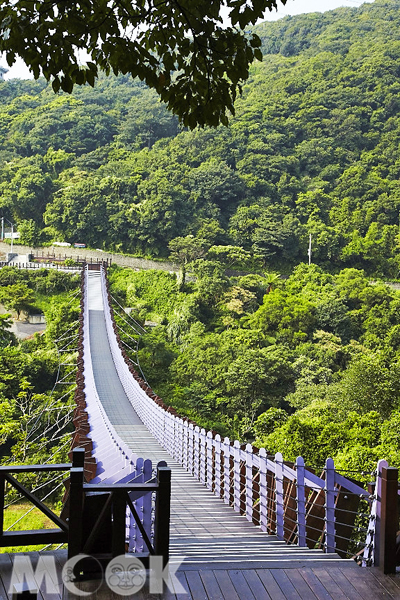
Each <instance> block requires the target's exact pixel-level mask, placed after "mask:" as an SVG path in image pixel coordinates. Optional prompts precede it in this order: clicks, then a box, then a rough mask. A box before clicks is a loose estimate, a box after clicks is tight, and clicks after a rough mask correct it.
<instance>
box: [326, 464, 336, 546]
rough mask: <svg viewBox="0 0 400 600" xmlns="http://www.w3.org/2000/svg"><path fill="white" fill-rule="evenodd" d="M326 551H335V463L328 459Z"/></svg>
mask: <svg viewBox="0 0 400 600" xmlns="http://www.w3.org/2000/svg"><path fill="white" fill-rule="evenodd" d="M324 545H325V551H326V552H327V553H332V552H335V465H334V462H333V459H332V458H327V459H326V471H325V544H324Z"/></svg>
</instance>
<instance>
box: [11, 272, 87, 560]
mask: <svg viewBox="0 0 400 600" xmlns="http://www.w3.org/2000/svg"><path fill="white" fill-rule="evenodd" d="M0 303H2V304H3V305H4V306H5V307H6V309H7V310H9V311H10V313H5V314H0V462H1V464H2V465H8V464H11V465H15V464H43V463H54V464H57V463H63V462H68V453H69V450H70V445H71V432H72V431H73V425H72V416H73V410H74V390H75V375H76V360H77V333H78V317H79V314H80V277H79V275H71V274H69V273H63V272H60V271H55V270H46V269H36V270H34V271H31V272H29V271H25V270H19V269H16V268H15V267H8V266H6V267H2V268H1V269H0ZM22 312H24V313H27V312H30V313H31V314H35V313H36V314H37V313H44V315H45V318H46V322H47V326H46V330H45V331H44V332H41V333H36V334H34V335H33V336H31V337H28V338H26V339H22V340H21V339H17V338H16V337H15V335H14V334H13V333H12V332H11V331H10V326H11V323H12V321H11V315H13V316H14V318H17V316H18V314H20V313H22ZM62 365H64V366H62ZM60 380H61V381H62V382H63V383H62V384H61V385H56V384H57V382H58V381H60ZM61 477H62V473H61ZM22 482H23V483H24V484H25V485H29V487H30V488H31V489H33V490H35V491H36V490H37V496H38V497H40V498H42V499H46V500H47V502H48V503H50V504H51V506H52V507H53V508H57V502H59V501H60V499H61V498H62V496H63V493H64V485H63V482H62V479H61V478H60V475H58V476H56V477H54V473H50V475H49V474H46V473H39V474H28V475H25V476H23V479H22ZM6 505H7V506H6V507H9V509H8V510H7V511H6V513H5V519H6V521H5V527H8V526H11V525H12V524H14V522H16V523H15V527H14V528H16V529H25V528H28V529H29V527H31V528H37V529H40V528H42V527H44V526H45V522H44V520H43V519H45V518H44V516H43V515H42V514H41V513H40V512H39V511H34V512H33V513H31V510H30V509H31V508H32V507H30V506H29V505H28V506H26V504H24V503H22V504H21V502H20V497H19V496H18V494H17V493H16V491H15V490H13V489H12V488H11V490H10V489H9V490H7V496H6ZM25 513H26V514H25ZM48 526H49V525H48V524H47V527H48ZM2 551H3V552H4V551H13V549H2ZM14 551H21V549H19V550H17V549H14Z"/></svg>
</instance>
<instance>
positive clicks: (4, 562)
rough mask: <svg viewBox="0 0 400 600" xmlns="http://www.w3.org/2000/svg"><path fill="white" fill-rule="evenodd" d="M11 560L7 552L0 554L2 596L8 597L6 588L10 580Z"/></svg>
mask: <svg viewBox="0 0 400 600" xmlns="http://www.w3.org/2000/svg"><path fill="white" fill-rule="evenodd" d="M11 571H12V561H11V558H10V555H9V554H0V578H1V583H2V589H4V598H8V597H9V592H8V590H9V589H10V582H11Z"/></svg>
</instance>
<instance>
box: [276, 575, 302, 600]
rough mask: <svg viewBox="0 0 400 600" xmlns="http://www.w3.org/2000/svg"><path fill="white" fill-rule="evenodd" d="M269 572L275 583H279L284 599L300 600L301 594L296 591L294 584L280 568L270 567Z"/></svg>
mask: <svg viewBox="0 0 400 600" xmlns="http://www.w3.org/2000/svg"><path fill="white" fill-rule="evenodd" d="M271 573H272V576H273V578H274V579H275V581H276V583H277V584H278V585H279V587H280V589H281V590H282V592H283V595H284V597H285V598H286V600H300V599H301V596H300V594H298V593H297V591H296V589H295V587H294V585H293V584H292V582H291V581H290V580H289V578H288V576H287V575H286V573H285V572H284V571H283V570H282V569H271Z"/></svg>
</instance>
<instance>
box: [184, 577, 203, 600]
mask: <svg viewBox="0 0 400 600" xmlns="http://www.w3.org/2000/svg"><path fill="white" fill-rule="evenodd" d="M185 575H186V580H187V582H188V584H189V589H190V593H191V594H192V598H193V600H204V599H205V598H207V595H206V591H205V589H204V585H203V582H202V581H201V577H200V575H199V572H198V571H187V572H186V573H185Z"/></svg>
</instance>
